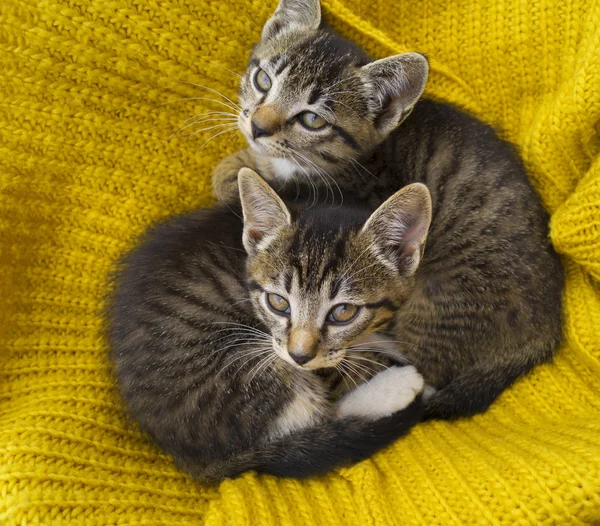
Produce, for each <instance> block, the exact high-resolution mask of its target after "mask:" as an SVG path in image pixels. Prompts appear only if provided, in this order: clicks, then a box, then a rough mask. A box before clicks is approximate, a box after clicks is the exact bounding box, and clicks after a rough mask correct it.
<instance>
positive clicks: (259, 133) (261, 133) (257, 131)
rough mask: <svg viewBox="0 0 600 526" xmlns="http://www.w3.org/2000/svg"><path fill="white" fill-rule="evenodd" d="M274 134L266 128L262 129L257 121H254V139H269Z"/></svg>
mask: <svg viewBox="0 0 600 526" xmlns="http://www.w3.org/2000/svg"><path fill="white" fill-rule="evenodd" d="M269 135H272V133H271V132H270V131H268V130H265V129H264V128H261V127H260V126H259V125H258V124H256V122H255V121H252V138H253V139H258V138H259V137H268V136H269Z"/></svg>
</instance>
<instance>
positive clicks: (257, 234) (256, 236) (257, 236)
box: [247, 228, 263, 243]
mask: <svg viewBox="0 0 600 526" xmlns="http://www.w3.org/2000/svg"><path fill="white" fill-rule="evenodd" d="M247 234H248V238H249V239H251V240H252V241H254V242H255V243H258V242H259V241H260V240H261V239H262V238H263V232H262V231H261V230H258V229H256V228H250V229H248V231H247Z"/></svg>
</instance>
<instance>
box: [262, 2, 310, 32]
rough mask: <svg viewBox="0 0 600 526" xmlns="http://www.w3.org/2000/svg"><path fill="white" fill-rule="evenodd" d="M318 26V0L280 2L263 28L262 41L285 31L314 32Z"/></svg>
mask: <svg viewBox="0 0 600 526" xmlns="http://www.w3.org/2000/svg"><path fill="white" fill-rule="evenodd" d="M320 25H321V4H320V3H319V0H280V1H279V5H278V6H277V9H276V10H275V13H274V14H273V16H272V17H271V18H269V20H267V22H266V24H265V27H264V28H263V32H262V39H263V40H268V39H269V38H273V37H274V36H276V35H278V34H280V33H283V32H287V31H297V30H304V31H316V30H317V29H318V28H319V26H320Z"/></svg>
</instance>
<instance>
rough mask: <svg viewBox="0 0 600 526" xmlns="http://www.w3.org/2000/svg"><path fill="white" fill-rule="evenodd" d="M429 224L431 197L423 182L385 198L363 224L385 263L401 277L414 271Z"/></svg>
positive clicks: (417, 264) (423, 246)
mask: <svg viewBox="0 0 600 526" xmlns="http://www.w3.org/2000/svg"><path fill="white" fill-rule="evenodd" d="M430 223H431V196H430V194H429V190H428V189H427V187H426V186H425V185H424V184H421V183H414V184H410V185H408V186H405V187H404V188H403V189H402V190H400V191H398V192H396V193H395V194H394V195H393V196H392V197H390V198H389V199H388V200H387V201H385V202H384V203H383V204H382V205H381V206H380V207H379V208H378V209H377V210H375V212H373V214H372V215H371V217H369V219H368V220H367V222H366V223H365V225H364V226H363V227H362V230H361V235H366V236H369V240H370V242H371V243H372V244H373V246H374V248H375V251H376V252H377V254H378V255H379V256H380V257H381V258H382V260H383V261H384V263H385V264H386V265H387V266H389V267H391V268H393V269H394V270H397V271H399V272H400V274H402V275H403V276H410V275H412V274H414V273H415V271H416V270H417V267H418V266H419V263H420V262H421V257H422V256H423V250H424V249H425V240H426V239H427V232H428V230H429V225H430Z"/></svg>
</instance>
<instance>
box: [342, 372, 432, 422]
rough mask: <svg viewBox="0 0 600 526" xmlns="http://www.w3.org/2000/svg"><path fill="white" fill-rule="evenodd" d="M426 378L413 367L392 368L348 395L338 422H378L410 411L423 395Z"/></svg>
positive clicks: (345, 397) (343, 401) (344, 399)
mask: <svg viewBox="0 0 600 526" xmlns="http://www.w3.org/2000/svg"><path fill="white" fill-rule="evenodd" d="M423 387H424V382H423V377H422V376H421V375H420V374H419V373H418V372H417V370H416V369H415V368H414V367H413V366H406V367H390V368H389V369H386V370H385V371H383V372H381V373H378V374H377V375H375V376H374V377H373V378H371V380H369V381H368V382H367V383H366V384H362V385H361V386H359V387H358V388H357V389H355V390H354V391H352V392H350V393H348V394H347V395H346V396H344V398H342V400H340V402H339V405H338V412H337V416H338V418H346V417H349V416H359V417H362V418H367V419H369V420H378V419H379V418H383V417H386V416H390V415H391V414H393V413H395V412H396V411H400V410H402V409H404V408H406V407H408V406H409V405H410V404H411V403H412V402H413V401H414V399H415V398H416V397H417V395H418V394H419V393H420V392H421V391H423Z"/></svg>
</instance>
